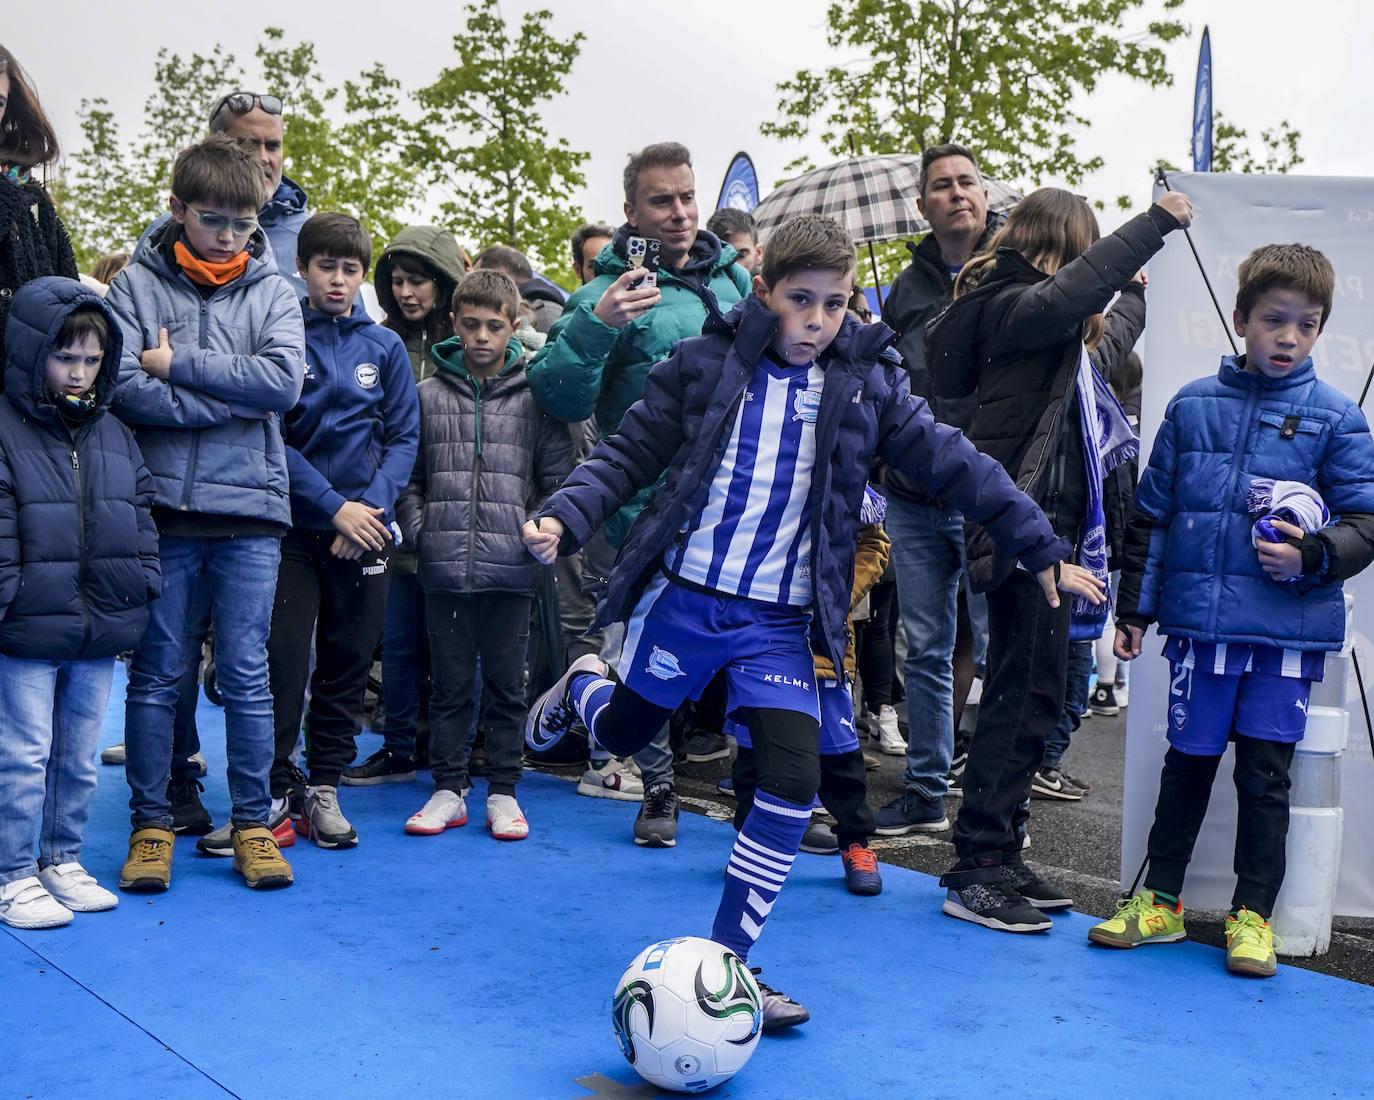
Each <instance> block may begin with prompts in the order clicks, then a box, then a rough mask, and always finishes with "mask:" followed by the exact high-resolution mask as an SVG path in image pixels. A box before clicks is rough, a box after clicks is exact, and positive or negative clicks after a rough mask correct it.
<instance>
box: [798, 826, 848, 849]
mask: <svg viewBox="0 0 1374 1100" xmlns="http://www.w3.org/2000/svg"><path fill="white" fill-rule="evenodd" d="M801 850H802V851H803V852H810V853H811V854H812V855H813V856H837V855H839V854H840V838H839V837H837V836H836V835H835V830H834V829H832V828H831V827H830V826H829V825H826V824H824V823H822V822H820V821H812V822H811V823H810V824H809V825H807V827H806V832H804V833H802V838H801Z"/></svg>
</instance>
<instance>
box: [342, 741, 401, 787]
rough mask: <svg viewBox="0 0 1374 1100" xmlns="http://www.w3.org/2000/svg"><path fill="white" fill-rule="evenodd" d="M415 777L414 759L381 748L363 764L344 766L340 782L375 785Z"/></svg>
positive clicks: (351, 784) (399, 781)
mask: <svg viewBox="0 0 1374 1100" xmlns="http://www.w3.org/2000/svg"><path fill="white" fill-rule="evenodd" d="M414 778H415V761H414V760H412V759H411V758H410V757H409V756H402V755H401V754H400V753H398V752H392V751H391V750H390V749H388V748H380V749H378V750H377V751H376V752H374V753H373V754H372V755H371V756H369V757H368V758H367V759H366V760H364V761H363V762H362V763H361V764H354V765H353V766H352V767H349V768H344V770H343V775H341V776H340V777H339V782H340V783H342V784H343V785H344V786H345V787H375V786H377V785H378V784H380V783H409V782H410V781H411V780H412V779H414Z"/></svg>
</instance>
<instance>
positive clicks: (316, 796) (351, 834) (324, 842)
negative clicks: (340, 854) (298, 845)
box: [295, 785, 358, 848]
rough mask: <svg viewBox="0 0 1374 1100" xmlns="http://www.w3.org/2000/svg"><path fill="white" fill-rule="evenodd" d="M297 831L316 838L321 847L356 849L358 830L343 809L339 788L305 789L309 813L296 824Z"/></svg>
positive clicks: (307, 836)
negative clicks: (340, 802)
mask: <svg viewBox="0 0 1374 1100" xmlns="http://www.w3.org/2000/svg"><path fill="white" fill-rule="evenodd" d="M295 826H296V832H298V833H299V834H300V835H301V836H303V837H305V838H307V839H312V838H313V839H314V841H315V843H316V844H318V845H319V846H320V847H321V848H352V847H353V846H354V845H356V844H357V843H358V833H357V830H355V829H354V828H353V826H352V825H350V824H349V821H348V818H346V817H344V815H343V811H342V810H341V809H339V789H338V788H337V787H331V786H328V785H322V786H319V787H306V788H305V812H304V813H302V814H301V816H300V820H299V821H297V822H296V823H295Z"/></svg>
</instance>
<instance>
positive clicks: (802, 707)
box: [616, 574, 820, 722]
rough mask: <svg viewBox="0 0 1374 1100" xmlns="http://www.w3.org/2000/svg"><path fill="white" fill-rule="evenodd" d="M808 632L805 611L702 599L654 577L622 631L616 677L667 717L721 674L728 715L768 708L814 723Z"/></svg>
mask: <svg viewBox="0 0 1374 1100" xmlns="http://www.w3.org/2000/svg"><path fill="white" fill-rule="evenodd" d="M810 626H811V610H810V608H806V607H789V606H787V605H786V604H771V603H763V602H761V601H759V600H746V599H741V598H739V597H736V596H708V595H706V594H705V593H702V592H695V591H693V590H692V589H690V588H685V587H683V586H682V585H680V584H674V583H673V582H672V581H670V580H669V579H668V578H667V577H665V576H663V575H662V574H660V575H659V576H657V577H655V578H654V580H653V581H652V582H651V583H650V584H649V586H648V587H647V588H646V589H645V590H644V595H643V596H641V597H640V600H639V603H638V604H637V605H636V607H635V610H634V614H633V615H631V616H630V621H629V623H627V624H626V628H625V645H624V647H623V648H622V649H621V652H620V659H619V661H617V662H616V674H617V675H618V676H619V677H620V679H621V682H622V683H624V684H625V686H626V687H628V688H630V689H631V690H632V691H634V692H635V693H636V694H638V695H640V696H641V697H643V698H645V699H647V700H649V702H651V703H657V704H658V705H659V706H661V707H666V708H668V709H669V710H673V709H675V708H676V707H677V705H678V704H679V703H681V702H682V701H683V700H684V699H687V698H693V699H695V698H697V697H698V696H700V695H701V693H702V691H703V690H704V689H705V687H706V685H707V684H708V683H710V681H711V677H713V676H714V675H715V674H716V673H717V672H719V671H720V670H721V669H724V670H725V676H726V684H727V692H726V713H727V714H728V713H732V712H733V711H735V710H736V709H737V708H739V707H767V708H772V709H775V710H791V711H796V712H798V713H799V714H805V715H809V716H810V717H811V718H812V719H813V720H814V721H817V722H819V721H820V708H819V705H818V703H817V700H816V666H815V663H814V661H813V660H812V658H811V646H810V643H809V642H808V631H809V629H810Z"/></svg>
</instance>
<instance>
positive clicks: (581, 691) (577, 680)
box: [568, 672, 615, 740]
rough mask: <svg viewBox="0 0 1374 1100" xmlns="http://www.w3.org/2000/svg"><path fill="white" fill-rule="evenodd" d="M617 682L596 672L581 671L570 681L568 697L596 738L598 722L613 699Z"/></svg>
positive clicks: (588, 730) (593, 737) (594, 738)
mask: <svg viewBox="0 0 1374 1100" xmlns="http://www.w3.org/2000/svg"><path fill="white" fill-rule="evenodd" d="M613 691H615V682H614V681H612V680H608V679H606V677H604V676H598V675H596V673H594V672H579V673H576V674H575V675H574V676H573V677H572V679H570V680H569V681H568V699H569V700H570V701H571V702H572V705H573V710H575V711H577V713H578V715H579V716H580V717H581V719H582V724H583V725H584V726H586V727H587V732H588V733H589V734H591V735H592V739H593V740H596V739H597V738H596V722H597V719H598V718H600V717H601V712H602V711H603V710H605V709H606V704H607V703H609V702H610V701H611V693H612V692H613Z"/></svg>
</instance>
